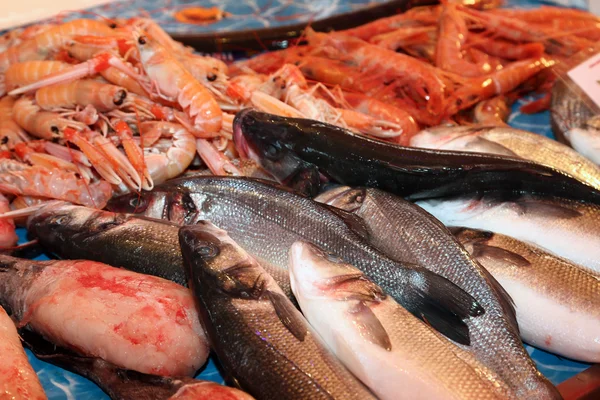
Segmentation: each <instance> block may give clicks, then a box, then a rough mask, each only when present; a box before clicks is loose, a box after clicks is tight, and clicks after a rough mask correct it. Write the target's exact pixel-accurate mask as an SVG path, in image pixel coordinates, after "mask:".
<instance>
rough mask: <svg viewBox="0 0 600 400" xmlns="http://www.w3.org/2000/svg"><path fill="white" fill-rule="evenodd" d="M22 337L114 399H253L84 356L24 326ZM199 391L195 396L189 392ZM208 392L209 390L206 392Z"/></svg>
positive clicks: (45, 357) (202, 383) (47, 359)
mask: <svg viewBox="0 0 600 400" xmlns="http://www.w3.org/2000/svg"><path fill="white" fill-rule="evenodd" d="M20 334H21V340H22V341H23V343H24V345H25V346H26V347H27V348H29V350H31V351H32V352H33V354H34V355H35V356H36V358H38V359H40V360H43V361H45V362H48V363H51V364H53V365H56V366H58V367H60V368H63V369H66V370H68V371H71V372H74V373H76V374H79V375H81V376H84V377H86V378H87V379H89V380H91V381H92V382H94V383H95V384H97V385H98V386H99V387H100V388H101V389H102V390H103V391H104V392H105V393H106V394H107V395H108V396H109V397H110V398H111V400H131V399H144V400H167V399H179V400H214V399H215V397H216V396H219V395H222V396H228V397H224V398H226V399H228V400H252V397H251V396H250V395H248V394H246V393H244V392H242V391H240V390H237V389H234V388H230V387H226V386H221V385H218V384H216V383H214V382H209V381H199V380H196V379H192V378H190V377H187V376H181V377H165V376H157V375H149V374H143V373H141V372H136V371H131V370H126V369H122V368H119V367H117V366H116V365H114V364H111V363H109V362H107V361H105V360H103V359H101V358H93V357H83V356H81V355H78V354H76V353H73V352H72V351H69V350H67V349H65V348H62V347H57V346H56V345H54V344H52V343H50V342H48V341H47V340H45V339H44V338H43V337H41V336H40V335H38V334H36V333H34V332H31V331H29V330H27V329H21V331H20ZM188 391H197V393H195V395H194V396H190V395H189V394H186V392H188ZM206 392H208V393H206Z"/></svg>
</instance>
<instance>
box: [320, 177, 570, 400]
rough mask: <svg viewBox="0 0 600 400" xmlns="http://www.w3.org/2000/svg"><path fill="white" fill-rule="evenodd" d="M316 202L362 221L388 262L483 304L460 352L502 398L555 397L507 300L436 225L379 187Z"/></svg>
mask: <svg viewBox="0 0 600 400" xmlns="http://www.w3.org/2000/svg"><path fill="white" fill-rule="evenodd" d="M315 200H317V201H322V202H324V203H326V204H329V205H332V206H335V207H339V208H342V209H344V210H346V211H349V212H353V213H354V214H355V215H357V216H359V217H361V218H362V220H363V221H364V224H365V226H364V228H365V229H366V232H367V237H368V240H369V242H370V243H371V244H373V245H374V246H375V247H377V248H379V249H380V250H382V251H383V252H384V253H386V254H387V255H389V256H390V257H391V258H393V259H396V260H398V261H401V262H408V263H414V264H418V265H422V266H424V267H425V268H427V269H429V270H430V271H432V272H435V273H436V274H439V275H441V276H443V277H445V278H447V279H448V280H449V281H451V282H452V283H454V284H456V285H457V286H458V287H460V288H461V289H463V290H465V291H466V292H467V293H469V294H470V295H472V296H473V297H474V298H475V299H476V300H477V302H478V303H479V304H481V305H482V306H483V308H484V309H485V311H486V312H485V314H483V315H482V316H479V317H476V318H469V319H468V320H466V323H467V326H468V327H469V332H470V333H471V346H469V347H467V348H465V349H466V350H468V351H470V352H472V353H473V355H474V356H475V358H476V359H477V360H479V361H480V362H481V363H483V364H484V365H486V366H487V367H488V368H490V369H491V370H492V371H494V372H495V373H496V374H497V375H498V377H499V378H500V379H497V378H496V384H497V386H498V387H499V389H501V390H502V392H503V395H505V396H507V397H511V398H518V399H552V398H560V396H559V394H558V392H557V391H556V389H555V388H554V386H553V385H552V384H551V383H550V382H549V381H548V380H547V379H545V378H544V377H543V376H542V374H541V373H540V372H539V371H538V370H537V369H536V367H535V364H534V363H533V361H532V360H531V358H530V357H529V354H528V353H527V351H526V350H525V348H524V347H523V345H522V342H521V339H520V337H519V327H518V326H517V319H516V314H515V309H514V305H513V302H512V299H511V298H510V296H509V295H508V294H507V293H506V292H505V290H504V289H503V288H502V286H500V284H499V283H498V282H497V281H496V279H494V277H493V276H492V275H490V274H489V272H488V271H487V270H486V269H485V268H483V267H482V266H481V264H479V263H478V262H477V261H475V260H474V259H473V258H472V257H471V256H470V255H469V253H467V252H466V251H465V249H464V248H463V246H462V245H461V244H460V243H459V242H458V240H457V239H456V238H455V237H454V236H453V235H452V233H450V231H449V230H448V229H447V228H446V227H445V226H444V225H443V224H442V223H441V222H440V221H438V220H437V219H435V218H434V217H433V216H432V215H431V214H429V213H428V212H426V211H424V210H423V209H422V208H420V207H418V206H416V205H414V204H413V203H410V202H408V201H406V200H404V199H402V198H400V197H398V196H394V195H393V194H390V193H387V192H384V191H381V190H378V189H372V188H358V189H353V188H349V187H338V188H335V189H332V190H329V191H327V192H325V193H322V194H321V195H319V196H318V197H316V198H315ZM492 379H494V378H492ZM506 385H507V386H508V387H506Z"/></svg>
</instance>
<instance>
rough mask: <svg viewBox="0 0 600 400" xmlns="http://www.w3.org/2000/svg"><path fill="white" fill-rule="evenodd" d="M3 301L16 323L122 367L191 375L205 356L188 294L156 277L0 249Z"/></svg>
mask: <svg viewBox="0 0 600 400" xmlns="http://www.w3.org/2000/svg"><path fill="white" fill-rule="evenodd" d="M0 304H1V305H2V306H4V307H6V308H7V309H9V310H11V312H12V315H13V318H15V319H16V320H17V321H18V324H19V326H27V327H28V328H29V329H31V330H33V331H35V332H37V333H39V334H40V335H42V336H43V337H44V338H46V339H47V340H49V341H50V342H52V343H54V344H56V345H59V346H62V347H66V348H68V349H73V350H75V351H76V352H77V353H79V354H81V355H84V356H88V357H99V358H103V359H105V360H107V361H109V362H111V363H113V364H115V365H117V366H119V367H120V368H125V369H132V370H135V371H139V372H144V373H149V374H156V375H164V376H182V375H187V376H192V375H193V374H194V373H195V372H196V371H197V370H198V369H199V368H200V367H201V366H202V365H203V364H204V362H205V361H206V359H207V357H208V352H209V348H208V343H207V340H206V338H205V336H204V331H203V330H202V326H201V325H200V322H199V319H198V314H197V312H196V309H195V307H194V298H193V296H192V295H191V293H190V292H189V291H188V290H187V289H186V288H184V287H183V286H180V285H177V284H175V283H173V282H170V281H167V280H164V279H160V278H157V277H154V276H149V275H142V274H137V273H135V272H130V271H127V270H123V269H118V268H113V267H110V266H108V265H105V264H100V263H97V262H93V261H70V260H61V261H32V260H22V259H18V258H14V257H9V256H3V255H0Z"/></svg>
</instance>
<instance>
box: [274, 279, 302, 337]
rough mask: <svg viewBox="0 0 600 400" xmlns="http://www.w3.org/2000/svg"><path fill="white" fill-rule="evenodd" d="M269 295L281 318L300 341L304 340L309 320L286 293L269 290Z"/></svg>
mask: <svg viewBox="0 0 600 400" xmlns="http://www.w3.org/2000/svg"><path fill="white" fill-rule="evenodd" d="M267 296H268V297H269V300H270V301H271V303H272V304H273V307H274V308H275V312H276V313H277V316H278V317H279V320H280V321H281V323H283V325H284V326H285V327H286V328H287V329H288V331H290V333H291V334H292V335H294V336H295V337H296V339H298V340H299V341H301V342H303V341H304V338H305V337H306V333H307V332H308V331H307V322H306V321H305V320H304V319H303V317H302V314H300V312H299V311H298V310H297V309H296V307H294V305H293V304H292V302H291V301H290V300H289V299H288V298H287V297H285V296H284V295H282V294H280V293H276V292H271V291H270V290H269V291H267Z"/></svg>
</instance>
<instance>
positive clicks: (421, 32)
mask: <svg viewBox="0 0 600 400" xmlns="http://www.w3.org/2000/svg"><path fill="white" fill-rule="evenodd" d="M436 39H437V27H435V26H407V27H404V28H400V29H396V30H395V31H392V32H389V33H382V34H380V35H376V36H373V37H372V38H371V39H370V40H369V42H370V43H372V44H376V45H377V46H379V47H383V48H385V49H389V50H397V49H399V48H403V47H406V46H412V45H419V44H424V43H432V42H434V41H435V40H436Z"/></svg>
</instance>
